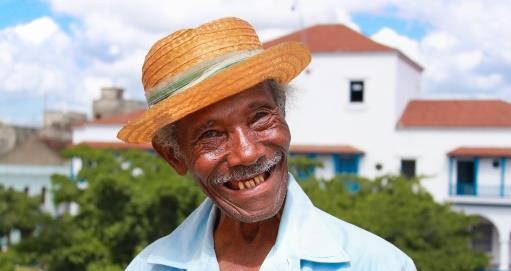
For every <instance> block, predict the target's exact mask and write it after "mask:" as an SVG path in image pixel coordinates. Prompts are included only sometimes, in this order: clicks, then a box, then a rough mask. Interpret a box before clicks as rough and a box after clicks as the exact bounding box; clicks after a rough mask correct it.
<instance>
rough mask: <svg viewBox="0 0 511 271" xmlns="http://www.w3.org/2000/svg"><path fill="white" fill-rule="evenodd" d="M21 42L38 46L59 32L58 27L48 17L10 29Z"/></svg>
mask: <svg viewBox="0 0 511 271" xmlns="http://www.w3.org/2000/svg"><path fill="white" fill-rule="evenodd" d="M11 30H12V31H13V32H14V34H16V35H17V36H18V37H19V38H20V39H21V40H23V41H27V42H30V43H32V44H35V45H40V44H41V43H42V42H44V41H45V40H47V39H49V38H50V37H51V36H53V35H54V34H55V33H56V32H57V31H59V27H58V25H57V24H56V23H55V22H54V21H53V20H52V19H50V18H48V17H41V18H38V19H36V20H33V21H32V22H30V23H28V24H24V25H20V26H17V27H14V28H12V29H11Z"/></svg>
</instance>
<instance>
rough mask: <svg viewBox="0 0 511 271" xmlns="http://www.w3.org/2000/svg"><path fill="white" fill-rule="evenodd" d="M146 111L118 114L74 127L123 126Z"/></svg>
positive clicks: (139, 110)
mask: <svg viewBox="0 0 511 271" xmlns="http://www.w3.org/2000/svg"><path fill="white" fill-rule="evenodd" d="M146 110H147V109H138V110H135V111H131V112H128V113H124V114H119V115H115V116H111V117H105V118H101V119H94V120H91V121H86V122H83V123H80V124H78V125H75V126H74V127H80V126H84V125H110V124H120V125H124V124H126V123H127V122H128V121H131V120H134V119H136V118H138V117H139V116H141V115H142V114H143V113H144V112H145V111H146Z"/></svg>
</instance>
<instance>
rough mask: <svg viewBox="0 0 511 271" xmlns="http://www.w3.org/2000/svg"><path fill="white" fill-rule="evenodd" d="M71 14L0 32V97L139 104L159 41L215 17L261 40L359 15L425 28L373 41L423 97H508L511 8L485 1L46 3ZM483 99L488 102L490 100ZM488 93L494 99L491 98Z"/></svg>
mask: <svg viewBox="0 0 511 271" xmlns="http://www.w3.org/2000/svg"><path fill="white" fill-rule="evenodd" d="M46 1H47V2H48V4H49V5H50V7H51V9H52V10H53V11H54V12H56V13H60V14H64V15H67V16H70V17H71V18H72V23H71V27H70V30H69V31H67V32H66V31H63V30H62V29H61V28H60V27H59V26H58V24H57V23H56V22H55V21H53V20H52V19H51V18H48V17H42V18H38V19H36V20H33V21H31V22H27V23H25V24H22V25H18V26H13V27H9V28H4V29H0V89H1V90H2V91H5V92H8V93H22V94H23V95H32V96H37V95H39V96H40V95H42V94H43V93H46V94H48V96H50V98H49V104H50V106H63V104H66V103H67V104H70V105H71V107H72V108H77V109H80V110H90V103H91V101H92V99H93V98H95V97H97V96H98V94H99V88H100V87H101V86H105V85H112V84H115V85H118V86H122V87H125V88H126V90H127V92H128V93H127V96H130V97H136V98H142V97H143V93H142V91H141V90H142V85H141V83H140V67H141V65H142V61H143V58H144V55H145V52H146V51H147V49H148V48H149V47H150V46H151V45H152V43H153V42H154V41H156V40H157V39H158V38H160V37H162V36H164V35H166V34H168V33H171V32H173V31H175V30H177V29H180V28H184V27H195V26H197V25H199V24H202V23H204V22H207V21H209V20H211V19H215V18H219V17H223V16H237V17H241V18H244V19H246V20H248V21H249V22H251V23H252V24H253V25H254V26H255V28H256V29H257V31H258V33H260V36H261V40H263V41H265V40H269V39H272V38H275V37H278V36H280V35H283V34H286V33H288V32H290V31H294V30H297V29H298V28H301V27H306V26H309V25H313V24H318V23H343V24H346V25H348V26H350V27H351V28H353V29H355V30H357V31H360V28H359V26H357V25H356V24H355V23H354V22H353V20H352V17H351V16H352V14H353V12H362V13H371V14H373V15H375V16H386V17H394V18H396V17H397V18H401V19H402V20H404V21H413V22H416V23H421V24H423V25H424V26H425V27H426V33H425V35H424V37H422V38H420V39H412V38H410V37H407V36H405V35H403V34H401V33H399V32H398V31H396V30H395V29H391V28H388V27H387V28H382V29H380V30H379V31H377V33H375V34H374V35H373V36H372V37H373V38H374V39H375V40H376V41H379V42H381V43H384V44H387V45H390V46H392V47H395V48H398V49H400V50H401V51H402V52H404V53H405V54H407V55H409V56H410V57H411V58H412V59H414V60H416V61H418V62H419V63H421V64H422V65H423V66H424V67H425V71H424V76H423V77H424V79H423V82H424V91H425V93H426V95H428V93H437V94H439V95H443V93H444V92H455V93H477V92H484V93H487V94H488V93H490V94H491V93H495V94H496V95H500V96H499V97H510V99H511V87H510V86H511V72H509V70H510V69H511V43H510V42H507V41H509V40H511V31H507V29H508V28H509V26H510V23H509V22H508V21H509V20H508V11H509V10H511V2H509V1H495V2H488V1H483V0H470V1H464V0H453V1H448V2H445V1H439V0H418V1H405V0H378V1H359V0H341V1H339V0H317V1H305V0H260V1H250V2H249V1H239V0H207V1H205V0H204V1H201V0H187V1H180V0H147V1H127V0H124V1H121V0H112V1H101V0H76V1H67V0H46ZM485 95H486V94H485ZM488 95H489V94H488Z"/></svg>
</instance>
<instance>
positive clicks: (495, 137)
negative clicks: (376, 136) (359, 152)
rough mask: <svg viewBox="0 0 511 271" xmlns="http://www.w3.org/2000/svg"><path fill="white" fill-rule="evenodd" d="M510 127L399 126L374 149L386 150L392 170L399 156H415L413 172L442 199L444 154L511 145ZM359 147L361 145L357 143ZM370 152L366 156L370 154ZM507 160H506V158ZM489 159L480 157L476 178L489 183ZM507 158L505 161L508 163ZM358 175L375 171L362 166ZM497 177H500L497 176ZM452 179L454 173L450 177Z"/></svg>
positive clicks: (446, 168)
mask: <svg viewBox="0 0 511 271" xmlns="http://www.w3.org/2000/svg"><path fill="white" fill-rule="evenodd" d="M510 133H511V129H413V130H411V129H400V130H397V131H396V133H395V135H394V136H392V137H391V138H389V139H388V140H389V141H391V142H392V144H389V145H390V146H395V149H394V150H393V149H392V148H391V147H389V145H384V144H382V145H381V146H380V147H379V148H378V150H377V151H378V152H380V153H388V155H387V156H386V157H385V159H384V161H386V163H387V164H388V165H384V167H387V168H389V169H391V170H390V171H391V172H393V173H398V172H399V169H400V159H401V157H416V159H417V161H416V166H417V175H422V176H425V177H426V178H424V181H423V185H424V186H425V187H426V188H427V189H428V190H429V191H430V192H431V193H432V194H433V196H434V197H435V199H437V200H440V201H443V200H445V199H446V198H447V197H448V193H449V183H448V181H449V176H448V173H449V162H448V160H449V159H448V155H447V153H448V152H449V151H451V150H453V149H455V148H457V147H460V146H478V147H483V146H488V147H493V146H498V147H505V146H511V142H510V141H509V134H510ZM360 147H361V148H363V146H360ZM372 153H373V151H372V150H371V152H369V153H367V154H366V156H372ZM508 160H510V159H508ZM488 163H491V160H490V161H487V159H482V160H481V163H480V168H479V172H478V180H481V181H483V180H484V182H485V183H486V182H490V181H491V178H493V177H492V176H494V175H495V170H494V169H492V168H491V165H490V166H488ZM508 163H509V161H508V162H507V163H506V164H508ZM455 170H456V167H455V165H454V166H453V172H455ZM510 171H511V169H510V168H509V166H506V182H507V184H508V185H511V177H509V176H510V175H511V173H510ZM361 172H362V175H367V176H369V177H373V176H374V175H375V173H376V172H375V171H374V170H372V169H371V168H370V167H369V168H367V167H365V168H364V167H363V168H362V170H361ZM497 178H498V180H500V177H498V176H497ZM453 180H455V176H453Z"/></svg>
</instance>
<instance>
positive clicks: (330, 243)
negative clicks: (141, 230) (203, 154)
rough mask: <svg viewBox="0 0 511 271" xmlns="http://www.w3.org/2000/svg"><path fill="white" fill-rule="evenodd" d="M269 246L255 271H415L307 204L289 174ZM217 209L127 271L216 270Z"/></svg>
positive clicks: (387, 248) (203, 212)
mask: <svg viewBox="0 0 511 271" xmlns="http://www.w3.org/2000/svg"><path fill="white" fill-rule="evenodd" d="M289 176H290V177H289V184H288V191H287V196H286V201H285V205H284V212H283V214H282V217H281V221H280V225H279V233H278V235H277V240H276V242H275V245H274V246H273V248H272V249H271V250H270V252H269V253H268V255H267V256H266V258H265V260H264V262H263V264H262V266H261V269H260V270H261V271H276V270H277V271H278V270H303V271H305V270H339V271H416V269H415V265H414V264H413V262H412V260H411V259H410V258H409V257H408V256H406V255H405V254H404V253H403V252H401V251H400V250H399V249H398V248H396V247H395V246H394V245H392V244H390V243H389V242H387V241H385V240H383V239H382V238H380V237H378V236H376V235H374V234H372V233H370V232H367V231H365V230H363V229H361V228H358V227H356V226H354V225H351V224H349V223H347V222H344V221H342V220H340V219H338V218H335V217H333V216H331V215H329V214H327V213H325V212H323V211H321V210H319V209H318V208H316V207H315V206H314V205H312V202H311V201H310V200H309V198H308V197H307V195H306V194H305V193H304V192H303V190H302V189H301V187H300V186H299V185H298V184H297V183H296V181H295V179H294V178H293V176H292V175H291V174H289ZM217 212H218V209H217V208H215V206H214V204H213V203H212V201H211V200H209V199H206V200H205V201H204V202H203V203H202V204H201V205H200V206H199V208H197V209H196V210H195V211H194V212H193V213H192V214H191V215H190V216H189V217H188V218H187V219H186V220H185V221H184V222H183V223H182V224H181V225H180V226H179V227H177V228H176V229H175V230H174V231H173V232H172V233H171V234H169V235H167V236H165V237H163V238H161V239H159V240H157V241H155V242H154V243H152V244H151V245H149V246H148V247H146V248H145V249H144V250H143V251H142V252H141V253H140V254H139V255H138V256H137V257H136V258H135V259H134V260H133V261H132V262H131V263H130V265H129V266H128V267H127V269H126V270H127V271H164V270H165V271H171V270H189V271H196V270H200V271H202V270H212V271H217V270H219V266H218V262H217V260H216V255H215V249H214V241H213V226H214V223H215V218H216V216H217Z"/></svg>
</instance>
